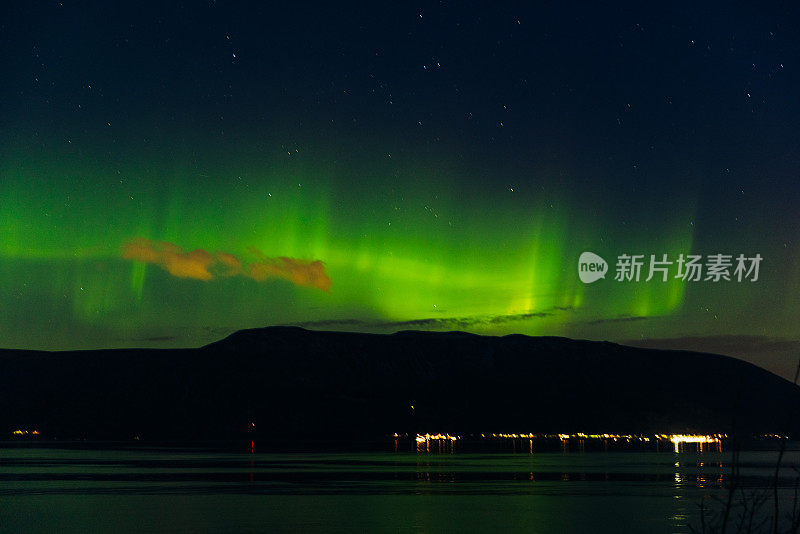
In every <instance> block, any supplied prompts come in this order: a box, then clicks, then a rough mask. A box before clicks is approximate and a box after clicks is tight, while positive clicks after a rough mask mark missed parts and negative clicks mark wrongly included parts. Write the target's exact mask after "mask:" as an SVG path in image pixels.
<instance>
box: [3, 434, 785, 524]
mask: <svg viewBox="0 0 800 534" xmlns="http://www.w3.org/2000/svg"><path fill="white" fill-rule="evenodd" d="M776 458H777V454H776V453H775V452H774V451H760V452H759V451H745V452H742V453H741V458H740V463H739V465H740V466H741V483H742V485H743V486H744V487H745V488H747V490H748V491H751V492H759V491H763V492H772V491H773V489H772V488H773V478H772V477H773V474H774V468H775V461H776ZM730 462H731V454H730V453H727V452H722V453H720V452H717V451H714V452H705V453H698V452H695V451H692V452H681V453H675V452H673V451H668V452H655V451H613V452H603V451H593V452H541V453H540V452H534V453H533V454H531V453H461V452H458V451H456V452H453V453H452V454H449V453H443V454H439V453H434V454H428V453H417V452H412V451H408V452H402V451H400V452H364V453H308V452H293V453H259V452H256V453H250V452H249V451H242V452H236V451H234V452H230V451H218V450H209V449H197V448H179V447H163V448H153V447H136V448H129V447H116V448H107V447H103V448H98V447H91V446H87V445H85V444H83V445H76V446H74V447H68V448H63V447H61V448H44V447H41V446H37V447H20V446H19V445H11V444H7V445H6V446H5V447H3V448H0V530H1V531H2V532H114V533H115V534H120V533H124V532H295V531H302V532H491V531H510V530H512V529H513V530H519V529H522V530H524V531H528V532H538V533H550V532H553V533H562V532H586V533H588V532H592V533H596V532H648V533H651V534H656V533H662V532H663V533H671V532H688V531H689V525H693V526H695V527H696V526H699V504H700V502H701V499H702V498H703V497H704V496H706V497H713V496H717V497H723V496H725V491H726V490H725V485H726V481H727V479H728V477H729V475H730V465H731V464H730ZM784 465H786V466H787V467H786V468H785V469H783V470H782V473H783V476H782V478H781V479H780V484H779V494H780V501H781V506H782V507H783V510H786V511H787V512H788V509H789V506H790V505H791V503H792V498H793V483H794V480H795V476H796V471H795V470H794V468H796V467H798V466H800V452H799V451H797V450H795V449H792V450H790V451H788V452H787V454H786V455H785V457H784ZM770 494H771V493H770ZM771 506H772V505H771V504H770V507H769V509H770V511H771ZM781 513H783V512H781Z"/></svg>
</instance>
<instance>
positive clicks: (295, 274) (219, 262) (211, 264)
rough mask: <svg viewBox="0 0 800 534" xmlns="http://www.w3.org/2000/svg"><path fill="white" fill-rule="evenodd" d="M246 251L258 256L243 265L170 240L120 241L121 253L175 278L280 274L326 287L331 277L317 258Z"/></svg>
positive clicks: (227, 256) (220, 254) (296, 281)
mask: <svg viewBox="0 0 800 534" xmlns="http://www.w3.org/2000/svg"><path fill="white" fill-rule="evenodd" d="M250 251H251V252H252V253H253V254H255V255H256V256H257V257H258V258H259V260H258V261H256V262H253V263H250V264H249V265H247V266H245V265H244V263H243V262H242V260H240V259H239V258H238V257H236V256H234V255H233V254H228V253H227V252H206V251H205V250H203V249H197V250H192V251H186V250H184V249H182V248H181V247H179V246H178V245H175V244H174V243H169V242H166V241H154V240H152V239H145V238H143V237H137V238H135V239H132V240H131V241H128V242H127V243H125V244H124V245H123V247H122V257H123V258H124V259H126V260H133V261H142V262H145V263H152V264H155V265H158V266H160V267H161V268H163V269H164V270H166V271H167V272H168V273H170V274H171V275H173V276H177V277H179V278H194V279H196V280H205V281H208V280H213V279H214V278H216V277H221V276H236V275H241V276H246V277H248V278H252V279H253V280H257V281H259V282H262V281H264V280H269V279H272V278H282V279H284V280H288V281H290V282H292V283H294V284H296V285H298V286H306V287H314V288H317V289H321V290H322V291H330V288H331V279H330V277H329V276H328V274H327V273H326V272H325V264H323V263H322V262H321V261H319V260H314V261H311V260H302V259H296V258H286V257H280V258H268V257H266V256H264V255H263V254H262V253H261V252H259V251H258V250H257V249H254V248H251V249H250Z"/></svg>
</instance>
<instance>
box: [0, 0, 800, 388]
mask: <svg viewBox="0 0 800 534" xmlns="http://www.w3.org/2000/svg"><path fill="white" fill-rule="evenodd" d="M3 13H4V15H3V16H2V17H0V29H1V30H2V31H0V36H2V37H0V39H1V40H2V43H3V45H2V50H3V53H2V54H0V62H2V68H3V73H4V76H3V83H2V84H0V102H2V103H3V104H2V106H0V303H2V304H0V319H1V320H0V341H1V342H2V346H3V347H9V348H29V349H48V350H57V349H79V348H100V347H103V348H107V347H193V346H201V345H203V344H206V343H209V342H212V341H215V340H218V339H220V338H221V337H223V336H225V335H227V334H229V333H231V332H233V331H236V330H239V329H243V328H255V327H263V326H269V325H299V326H303V327H306V328H311V329H325V330H355V331H363V332H377V333H391V332H394V331H397V330H408V329H418V330H440V331H445V330H447V331H449V330H464V331H469V332H474V333H480V334H492V335H505V334H511V333H522V334H528V335H555V336H567V337H573V338H586V339H598V340H601V339H602V340H610V341H616V342H622V343H628V344H638V345H640V346H651V347H664V348H683V349H693V350H701V351H706V352H721V353H725V354H732V353H733V354H734V355H737V356H740V357H743V358H745V359H748V360H749V361H753V362H754V363H757V364H758V365H761V366H763V367H766V368H768V369H770V370H773V371H774V372H777V373H779V374H782V375H783V376H791V375H792V374H793V367H794V363H791V362H789V360H788V359H787V358H786V355H787V354H790V353H792V351H796V349H797V348H798V346H800V344H799V343H798V339H800V324H798V322H797V321H796V317H797V314H798V312H800V276H799V275H800V244H798V236H799V235H800V215H798V214H799V213H800V211H798V209H797V207H798V206H800V182H798V180H797V176H798V171H800V159H798V153H797V147H796V140H797V139H798V138H800V135H799V134H800V132H799V131H798V129H799V128H800V121H798V120H797V119H798V117H800V113H799V112H800V109H799V107H800V100H798V99H797V92H796V91H795V90H794V89H795V88H796V87H797V86H798V81H799V80H798V73H800V65H798V63H797V58H798V57H800V50H798V48H799V47H798V40H797V39H796V36H795V32H794V31H793V28H794V27H795V26H796V24H795V22H796V21H791V20H787V19H786V16H785V14H783V15H781V16H778V15H777V14H775V15H774V16H773V15H772V14H770V12H769V10H767V9H764V10H760V9H759V6H757V5H755V4H754V5H739V6H726V7H724V8H722V7H721V6H718V5H716V4H708V5H707V6H694V7H693V8H692V9H690V10H683V9H679V8H677V7H674V8H673V7H666V8H665V7H664V6H651V5H647V4H631V5H629V6H625V5H618V6H609V5H599V4H598V5H587V6H584V8H582V9H581V10H578V11H576V10H572V9H570V8H569V6H566V5H564V6H562V5H549V6H534V5H522V4H514V5H497V6H492V9H486V8H485V7H482V6H477V5H471V4H464V5H461V4H459V5H456V4H451V3H443V2H430V3H424V4H414V3H401V4H398V5H394V6H393V7H392V8H391V9H386V8H385V7H378V6H372V5H364V4H359V5H358V6H350V5H339V4H330V5H316V6H314V7H311V6H309V5H295V4H293V3H289V4H286V5H283V6H274V5H271V3H263V4H256V5H249V6H244V5H240V4H236V3H229V2H222V1H216V2H214V1H212V2H189V3H180V4H172V3H170V4H169V5H159V6H158V9H149V8H147V9H144V8H142V7H141V6H139V5H138V4H136V5H133V4H132V5H110V4H108V5H105V4H98V5H93V6H81V5H80V4H77V3H73V2H55V3H47V4H39V3H27V2H22V3H17V4H16V5H13V6H4V8H3ZM776 13H777V11H776ZM711 19H713V21H714V23H713V24H710V23H708V21H709V20H711ZM586 252H590V253H591V254H592V255H593V256H596V257H597V258H599V259H600V260H602V261H603V262H604V264H605V269H606V270H605V271H602V272H601V271H598V270H597V269H600V268H601V267H602V266H601V263H600V261H599V260H594V259H593V260H591V261H590V262H589V263H592V264H593V265H594V267H593V268H590V267H589V266H588V263H587V267H586V272H585V273H582V272H581V267H580V264H581V257H582V254H584V253H586ZM618 260H619V261H625V262H628V263H625V264H624V265H623V266H621V267H619V268H620V269H623V271H622V274H621V276H620V277H617V274H618V272H619V271H618V270H617V269H618V266H619V263H618ZM651 260H652V261H651ZM598 266H600V267H598ZM590 269H591V272H590ZM598 273H600V274H602V276H599V277H598ZM687 273H688V274H687ZM589 274H591V275H592V276H591V278H594V280H592V281H591V282H590V283H587V282H586V281H585V280H584V279H583V278H584V275H586V276H585V278H587V279H588V278H589V276H588V275H589ZM709 277H711V278H709ZM792 361H794V360H792Z"/></svg>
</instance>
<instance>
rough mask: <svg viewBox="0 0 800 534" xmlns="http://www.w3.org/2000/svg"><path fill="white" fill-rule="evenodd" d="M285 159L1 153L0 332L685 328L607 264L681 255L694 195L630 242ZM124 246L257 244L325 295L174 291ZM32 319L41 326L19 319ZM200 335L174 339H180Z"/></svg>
mask: <svg viewBox="0 0 800 534" xmlns="http://www.w3.org/2000/svg"><path fill="white" fill-rule="evenodd" d="M285 159H286V158H284V160H277V159H276V160H275V161H277V163H275V164H272V165H271V164H269V162H270V161H272V160H271V159H270V158H269V157H267V156H265V157H264V159H258V158H255V157H251V158H243V159H242V160H241V161H239V162H238V163H236V164H235V165H234V164H230V167H231V168H228V163H225V162H221V163H219V164H218V165H217V166H216V167H210V168H208V169H207V168H206V167H205V166H203V165H202V164H199V163H195V162H192V161H191V160H189V159H186V160H184V158H181V157H176V158H174V159H172V158H164V159H163V160H162V161H155V162H150V163H148V164H140V163H135V162H134V163H131V162H121V163H119V162H112V161H102V160H101V161H94V160H90V161H85V160H81V159H76V158H60V157H56V156H55V155H54V156H53V158H52V159H51V160H49V161H48V160H45V161H37V162H36V163H35V164H33V163H31V162H29V161H25V160H24V158H22V159H16V160H15V159H13V158H8V159H6V160H5V161H4V163H3V164H2V165H3V167H2V168H0V173H1V174H2V178H3V180H2V182H0V201H2V202H0V229H2V232H3V238H2V240H0V265H2V266H3V269H2V271H3V273H4V278H3V279H2V280H0V290H2V294H3V295H17V294H19V295H21V296H19V297H18V298H20V299H22V300H24V301H26V302H27V303H28V306H27V307H25V308H24V309H22V310H21V311H19V313H18V317H16V320H15V321H12V323H10V325H9V326H8V327H5V328H6V330H3V331H0V333H1V334H2V335H3V336H4V337H5V338H6V339H11V340H12V341H11V344H17V345H18V344H19V343H20V342H19V341H16V340H18V339H22V337H20V336H22V335H23V333H22V331H21V333H20V334H19V336H16V335H15V334H14V333H13V332H12V331H11V329H12V328H22V330H24V329H25V328H31V329H34V330H35V329H36V328H40V327H41V324H43V323H42V321H44V322H45V323H46V321H48V320H49V321H53V320H55V319H54V317H56V316H58V315H59V314H62V315H63V314H68V315H69V317H68V318H67V320H66V321H65V324H66V326H64V327H63V328H64V329H65V330H66V331H68V332H67V333H61V334H59V336H60V337H59V336H55V337H54V338H53V340H52V341H50V340H47V341H42V342H36V343H33V345H35V346H37V347H48V348H59V347H73V346H87V344H88V345H90V346H95V345H96V346H102V345H103V343H107V344H110V345H115V344H116V345H119V346H124V345H130V344H134V345H135V344H136V343H137V342H138V341H137V338H135V337H133V338H129V337H126V336H142V337H147V336H148V333H152V332H157V333H160V332H162V331H166V332H169V331H170V329H175V330H180V329H203V328H205V329H214V328H228V329H236V328H244V327H257V326H266V325H269V324H285V323H302V322H307V321H312V322H313V321H329V320H330V321H336V320H346V319H354V320H361V321H363V322H365V323H366V324H375V325H378V326H376V327H375V328H377V329H378V330H380V326H379V325H380V324H382V323H403V322H404V321H415V320H432V321H435V320H442V321H443V322H442V323H441V326H437V324H436V323H435V322H434V323H431V324H432V326H430V328H444V329H454V328H455V327H451V326H449V323H447V321H446V320H450V319H465V318H467V319H470V320H473V321H474V322H473V323H471V326H469V327H468V328H467V329H469V330H472V331H476V332H480V333H492V334H503V333H512V332H520V333H526V334H553V335H578V336H580V335H605V334H603V332H607V331H608V329H609V328H613V329H614V330H613V331H617V332H621V333H626V332H629V331H631V330H630V328H632V327H631V326H630V325H627V326H626V325H620V326H619V327H612V326H607V327H604V328H605V329H604V330H598V329H599V328H600V326H591V325H592V324H594V323H593V321H598V320H608V319H611V320H613V319H616V318H620V317H622V318H625V317H670V316H675V317H676V318H677V319H676V321H677V323H675V324H676V325H686V324H689V321H690V320H691V319H690V318H681V317H682V313H683V312H684V311H685V309H684V308H685V306H684V305H685V302H686V297H687V284H686V283H684V282H682V281H680V280H674V279H673V280H670V281H668V282H666V283H662V282H656V281H653V282H648V283H639V284H628V285H626V284H624V283H614V282H613V263H614V261H615V257H612V255H616V254H621V253H642V254H648V255H649V254H650V253H655V254H660V253H668V254H669V255H670V257H672V258H674V257H676V256H677V255H678V254H679V253H689V252H691V251H692V247H693V245H694V231H695V229H694V226H692V225H689V224H687V223H686V221H689V220H693V219H694V217H695V215H696V211H697V207H696V205H695V204H694V201H691V202H689V203H688V204H687V203H686V201H685V199H680V202H681V203H680V204H676V205H675V206H671V207H669V208H667V209H663V210H662V211H661V212H659V213H658V214H657V215H658V217H659V218H658V219H657V220H655V222H652V221H648V222H650V226H649V227H648V228H646V229H635V230H632V229H631V228H630V227H624V226H621V225H620V224H619V223H618V221H617V219H618V214H617V213H614V212H613V210H603V209H602V206H600V207H597V208H592V210H587V209H585V206H584V205H583V204H582V203H580V202H576V201H575V200H574V199H573V196H572V194H571V193H570V192H568V191H566V190H559V189H558V188H557V187H555V186H554V187H552V188H550V190H548V192H547V193H546V194H545V193H541V192H538V191H525V190H524V189H520V190H517V191H513V192H512V191H503V192H502V193H501V192H497V191H494V192H489V193H486V194H485V195H482V194H480V191H479V192H477V193H476V192H475V191H461V190H460V189H459V186H458V185H457V184H459V183H463V182H465V177H464V176H461V175H459V174H457V173H459V172H463V171H460V170H459V169H457V168H455V167H453V168H449V167H444V169H445V171H444V172H443V171H442V166H440V167H436V166H435V165H434V164H432V163H430V162H426V164H423V163H412V162H409V161H406V162H400V163H394V160H393V164H396V165H399V166H400V168H401V169H402V171H403V173H401V176H404V177H405V178H403V177H401V178H396V176H395V172H396V171H393V170H392V168H391V167H389V166H387V164H386V163H385V162H381V163H380V164H378V163H376V164H375V168H374V169H369V166H368V165H366V166H365V168H356V169H354V170H350V169H347V170H342V169H338V170H337V169H332V168H331V166H330V164H329V163H326V162H327V161H328V160H327V159H326V158H324V157H321V158H319V162H318V163H312V161H315V160H314V158H309V159H307V160H304V159H302V158H299V157H298V158H297V161H291V160H290V161H285ZM265 162H267V163H265ZM117 163H119V164H117ZM467 178H468V177H467ZM542 179H543V180H547V179H548V176H546V175H543V178H542ZM466 181H469V180H466ZM133 237H144V238H148V239H153V240H159V241H168V242H172V243H175V244H176V245H178V246H180V247H183V248H185V249H188V250H191V249H195V248H202V249H205V250H208V251H222V252H228V253H231V254H235V255H237V256H240V257H242V258H250V259H252V258H253V257H254V256H253V255H254V252H253V250H252V249H256V250H258V251H260V252H261V253H263V254H265V255H267V256H288V257H294V258H302V259H311V260H316V259H319V260H322V261H323V262H325V265H326V269H327V272H328V274H329V275H330V277H331V279H332V280H333V286H332V288H331V291H330V293H329V294H325V293H322V292H319V291H317V290H313V289H308V288H298V287H294V286H291V285H290V284H287V283H286V282H282V281H274V282H262V283H258V282H255V281H253V280H224V279H219V280H213V281H210V282H202V281H197V280H186V279H178V278H174V277H171V276H169V275H168V274H167V273H165V272H164V271H163V270H161V269H159V268H157V267H154V266H146V265H145V264H143V263H139V262H128V261H125V260H122V259H121V256H120V255H121V247H122V245H123V243H125V242H126V241H127V240H129V239H131V238H133ZM584 250H592V251H595V252H597V253H599V254H600V255H601V256H604V257H605V258H606V259H607V260H608V262H609V266H610V268H611V272H610V273H609V275H608V279H607V280H606V281H605V282H598V283H597V284H595V285H584V284H582V283H581V282H580V281H579V280H578V278H577V276H576V271H575V269H576V262H577V257H578V256H579V254H580V253H581V252H583V251H584ZM643 273H645V270H644V269H643ZM645 274H646V273H645ZM603 284H605V285H603ZM34 286H35V287H34ZM697 289H698V290H699V291H701V292H702V291H709V290H710V289H712V288H710V287H708V286H697ZM34 310H36V311H34ZM34 313H40V314H41V315H42V317H37V318H36V320H32V319H30V317H32V314H34ZM26 314H27V315H26ZM526 314H528V315H529V317H522V318H519V317H518V316H521V315H523V316H524V315H526ZM48 317H49V318H48ZM687 317H688V316H687ZM26 318H27V319H26ZM482 318H485V320H483V319H482ZM59 320H61V319H59ZM26 321H27V322H26ZM28 324H29V325H31V326H23V327H20V326H19V325H28ZM582 324H584V326H581V325H582ZM598 324H599V323H598ZM14 325H17V326H14ZM70 325H71V326H70ZM586 325H588V326H586ZM356 327H358V326H357V325H356ZM71 328H72V330H74V333H69V331H71ZM343 328H346V329H347V328H353V327H352V326H347V325H345V326H343ZM365 328H367V329H369V328H370V327H365ZM681 328H683V326H674V328H673V329H674V330H675V331H680V330H681ZM86 331H100V332H105V334H103V335H105V336H106V337H105V338H103V339H105V340H106V341H87V340H86V339H84V338H83V337H81V336H82V335H83V334H82V333H83V332H86ZM666 331H669V329H667V330H666ZM595 332H600V334H596V333H595ZM27 334H30V332H27ZM204 335H205V334H204ZM211 335H212V334H208V336H211ZM620 335H623V334H620ZM624 335H627V334H624ZM208 340H209V339H208V337H203V335H197V334H187V336H186V337H185V338H181V339H180V340H178V341H176V342H175V343H178V344H181V343H182V344H184V345H185V344H192V343H195V344H196V343H199V342H201V341H202V342H205V341H208Z"/></svg>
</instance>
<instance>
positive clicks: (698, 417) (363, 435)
mask: <svg viewBox="0 0 800 534" xmlns="http://www.w3.org/2000/svg"><path fill="white" fill-rule="evenodd" d="M798 409H800V388H798V387H797V386H795V385H793V384H791V383H789V382H788V381H786V380H784V379H782V378H780V377H777V376H775V375H773V374H771V373H769V372H767V371H765V370H763V369H760V368H758V367H756V366H754V365H751V364H749V363H745V362H743V361H741V360H736V359H734V358H729V357H725V356H719V355H713V354H699V353H691V352H680V351H657V350H647V349H636V348H631V347H624V346H620V345H615V344H612V343H602V342H589V341H575V340H570V339H563V338H544V337H540V338H534V337H526V336H520V335H511V336H505V337H490V336H477V335H472V334H465V333H459V332H453V333H431V332H400V333H397V334H393V335H371V334H357V333H343V332H316V331H309V330H303V329H301V328H280V327H276V328H264V329H259V330H247V331H241V332H237V333H235V334H233V335H231V336H229V337H228V338H226V339H223V340H221V341H219V342H217V343H213V344H211V345H208V346H206V347H202V348H199V349H185V350H127V349H126V350H106V351H83V352H57V353H48V352H25V351H0V432H13V431H14V430H27V431H33V430H36V431H37V432H39V433H40V435H41V437H42V438H45V439H52V438H58V439H62V440H63V439H90V440H91V439H102V440H108V439H115V440H131V439H135V438H140V439H141V440H143V441H154V440H164V439H167V440H170V439H172V440H191V441H195V440H204V441H207V440H216V439H225V438H230V439H234V440H237V439H240V438H242V439H244V438H250V437H254V438H255V439H268V440H275V439H298V438H312V439H318V438H320V437H323V438H337V439H344V440H351V441H352V440H355V439H384V438H385V436H387V435H391V434H392V433H395V432H398V433H409V434H412V435H413V434H416V433H421V434H425V433H439V432H443V433H450V434H470V433H477V434H480V433H493V432H502V433H568V434H569V433H576V432H586V433H590V434H591V433H604V432H609V431H613V432H617V433H629V434H632V433H674V434H680V433H717V432H720V433H731V431H732V430H733V429H735V430H736V431H737V432H739V433H748V432H750V433H762V434H763V433H778V434H782V435H785V434H789V435H800V420H798V419H797V418H795V417H791V416H790V415H789V414H792V413H798ZM6 435H8V434H6ZM0 437H1V436H0Z"/></svg>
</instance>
